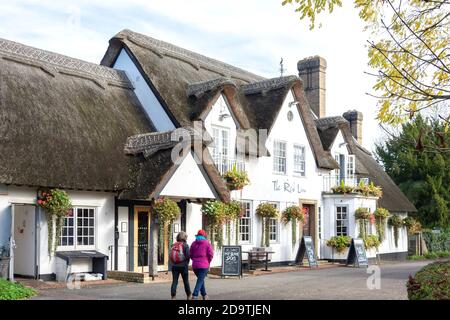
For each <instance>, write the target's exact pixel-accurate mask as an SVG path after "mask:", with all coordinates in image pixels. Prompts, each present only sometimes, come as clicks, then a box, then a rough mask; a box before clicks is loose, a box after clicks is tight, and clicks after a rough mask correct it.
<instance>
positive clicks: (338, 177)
mask: <svg viewBox="0 0 450 320" xmlns="http://www.w3.org/2000/svg"><path fill="white" fill-rule="evenodd" d="M334 160H336V162H337V163H338V165H339V166H340V159H339V154H335V155H334ZM333 171H334V176H335V178H336V183H337V184H340V183H341V181H340V175H341V170H340V169H339V168H338V169H334V170H333Z"/></svg>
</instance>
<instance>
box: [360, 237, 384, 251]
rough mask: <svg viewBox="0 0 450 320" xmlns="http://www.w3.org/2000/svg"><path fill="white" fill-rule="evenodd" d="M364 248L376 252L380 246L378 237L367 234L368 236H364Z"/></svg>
mask: <svg viewBox="0 0 450 320" xmlns="http://www.w3.org/2000/svg"><path fill="white" fill-rule="evenodd" d="M363 241H364V246H365V247H366V249H367V250H370V249H373V248H374V249H376V250H378V248H379V247H380V245H381V242H380V239H378V237H377V236H376V235H374V234H369V235H368V236H366V237H365V238H364V239H363Z"/></svg>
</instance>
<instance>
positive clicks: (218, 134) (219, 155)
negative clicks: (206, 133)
mask: <svg viewBox="0 0 450 320" xmlns="http://www.w3.org/2000/svg"><path fill="white" fill-rule="evenodd" d="M212 138H213V140H214V143H213V147H212V157H213V159H214V163H215V164H216V166H217V168H218V169H219V171H220V172H221V173H223V172H225V171H227V170H229V169H230V168H228V160H229V155H230V153H229V151H230V130H229V129H228V128H222V127H213V128H212Z"/></svg>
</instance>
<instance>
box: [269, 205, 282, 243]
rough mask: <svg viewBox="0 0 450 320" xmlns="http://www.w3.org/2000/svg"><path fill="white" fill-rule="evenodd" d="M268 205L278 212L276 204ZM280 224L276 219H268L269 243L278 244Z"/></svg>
mask: <svg viewBox="0 0 450 320" xmlns="http://www.w3.org/2000/svg"><path fill="white" fill-rule="evenodd" d="M270 204H271V205H272V206H273V207H274V208H276V209H277V210H279V204H278V202H270ZM279 228H280V223H279V221H278V219H277V218H270V219H269V241H270V242H278V241H279V233H280V229H279Z"/></svg>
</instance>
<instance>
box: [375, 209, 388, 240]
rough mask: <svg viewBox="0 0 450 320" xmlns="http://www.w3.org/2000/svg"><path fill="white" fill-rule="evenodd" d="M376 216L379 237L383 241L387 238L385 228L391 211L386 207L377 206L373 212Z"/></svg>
mask: <svg viewBox="0 0 450 320" xmlns="http://www.w3.org/2000/svg"><path fill="white" fill-rule="evenodd" d="M373 216H374V217H375V229H376V230H377V234H378V239H379V240H380V242H383V240H384V238H385V234H384V230H385V228H386V219H387V218H388V217H389V211H388V210H387V209H384V208H377V209H376V210H375V212H374V213H373Z"/></svg>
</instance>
